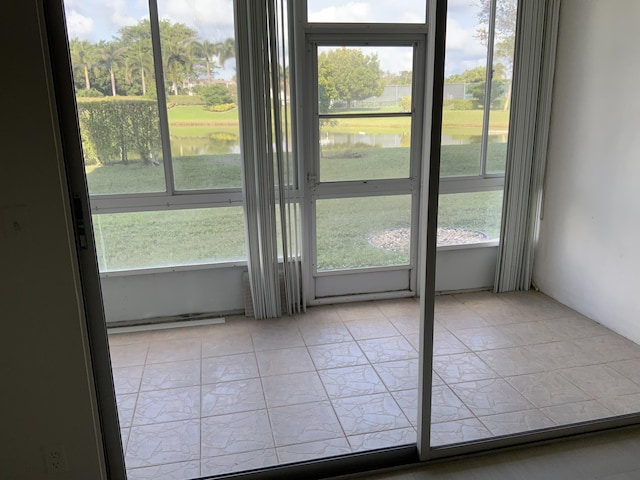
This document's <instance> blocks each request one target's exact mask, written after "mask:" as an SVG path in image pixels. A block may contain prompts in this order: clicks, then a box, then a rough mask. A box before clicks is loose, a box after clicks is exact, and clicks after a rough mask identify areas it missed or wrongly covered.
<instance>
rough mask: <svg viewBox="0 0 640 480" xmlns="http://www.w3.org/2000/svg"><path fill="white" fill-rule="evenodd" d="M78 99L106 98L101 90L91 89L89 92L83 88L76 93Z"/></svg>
mask: <svg viewBox="0 0 640 480" xmlns="http://www.w3.org/2000/svg"><path fill="white" fill-rule="evenodd" d="M76 97H83V98H90V97H95V98H97V97H104V93H102V92H101V91H100V90H96V89H95V88H90V89H89V90H87V89H86V88H83V89H81V90H78V91H77V92H76Z"/></svg>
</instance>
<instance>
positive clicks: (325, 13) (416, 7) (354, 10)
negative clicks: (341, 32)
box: [307, 0, 427, 23]
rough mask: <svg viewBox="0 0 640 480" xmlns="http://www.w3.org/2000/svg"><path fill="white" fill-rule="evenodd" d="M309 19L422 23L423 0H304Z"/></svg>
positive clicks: (324, 21)
mask: <svg viewBox="0 0 640 480" xmlns="http://www.w3.org/2000/svg"><path fill="white" fill-rule="evenodd" d="M307 8H308V12H307V16H308V17H309V22H312V23H425V21H426V15H427V9H426V2H425V1H424V0H396V1H394V2H389V1H386V0H369V1H360V2H353V1H351V0H342V1H339V0H308V1H307Z"/></svg>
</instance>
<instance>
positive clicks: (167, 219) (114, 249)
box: [93, 207, 246, 272]
mask: <svg viewBox="0 0 640 480" xmlns="http://www.w3.org/2000/svg"><path fill="white" fill-rule="evenodd" d="M93 227H94V234H95V237H96V250H97V256H98V266H99V268H100V271H101V272H108V271H114V270H129V269H138V268H153V267H168V266H172V267H173V266H179V265H196V264H202V263H215V262H226V261H236V260H244V259H246V252H245V246H244V220H243V209H242V207H224V208H202V209H190V210H171V211H167V210H165V211H159V212H134V213H113V214H99V215H94V216H93Z"/></svg>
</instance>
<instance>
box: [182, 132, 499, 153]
mask: <svg viewBox="0 0 640 480" xmlns="http://www.w3.org/2000/svg"><path fill="white" fill-rule="evenodd" d="M410 139H411V136H410V134H409V133H405V134H391V133H365V132H358V133H335V132H330V133H323V134H322V138H321V139H320V145H321V146H322V147H324V148H330V147H333V146H335V147H339V146H345V145H361V146H371V147H382V148H407V147H409V142H410ZM480 141H481V136H480V135H443V136H442V145H472V144H479V143H480ZM506 141H507V134H506V133H500V134H491V135H489V143H506ZM171 153H172V155H173V156H174V157H184V156H191V155H216V154H225V153H240V137H239V136H238V135H235V134H231V133H219V132H215V131H214V132H211V133H210V134H208V135H207V136H203V137H202V136H198V137H178V136H171Z"/></svg>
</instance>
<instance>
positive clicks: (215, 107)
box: [207, 103, 236, 112]
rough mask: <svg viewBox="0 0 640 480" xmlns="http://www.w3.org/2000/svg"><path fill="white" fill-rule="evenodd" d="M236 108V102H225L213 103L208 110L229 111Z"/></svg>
mask: <svg viewBox="0 0 640 480" xmlns="http://www.w3.org/2000/svg"><path fill="white" fill-rule="evenodd" d="M234 108H236V104H235V103H223V104H222V105H213V106H211V107H207V110H209V111H210V112H228V111H229V110H233V109H234Z"/></svg>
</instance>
